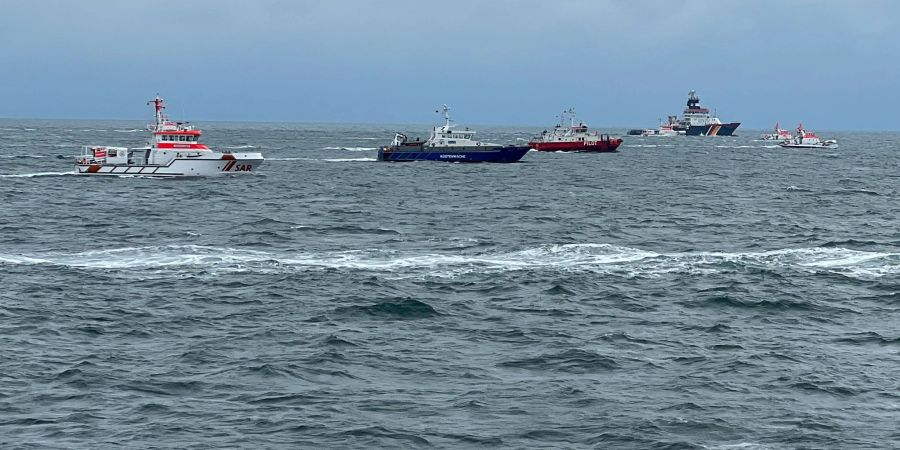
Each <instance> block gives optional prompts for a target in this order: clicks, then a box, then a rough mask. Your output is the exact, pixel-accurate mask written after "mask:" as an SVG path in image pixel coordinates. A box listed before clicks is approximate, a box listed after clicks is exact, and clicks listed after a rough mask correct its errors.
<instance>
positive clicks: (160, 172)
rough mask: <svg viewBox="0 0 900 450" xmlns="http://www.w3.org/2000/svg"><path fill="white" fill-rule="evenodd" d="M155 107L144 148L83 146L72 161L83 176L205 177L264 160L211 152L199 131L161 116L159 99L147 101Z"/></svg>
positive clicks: (249, 168) (242, 170)
mask: <svg viewBox="0 0 900 450" xmlns="http://www.w3.org/2000/svg"><path fill="white" fill-rule="evenodd" d="M147 104H148V105H149V104H153V105H154V106H155V107H156V123H154V124H150V125H148V126H147V128H148V129H149V130H150V132H151V133H152V136H151V138H150V142H149V143H148V144H147V146H145V147H138V148H125V147H109V146H85V147H82V151H81V155H79V156H78V157H77V158H76V160H75V169H76V171H77V172H78V173H79V174H83V175H120V176H121V175H127V176H144V177H208V176H219V175H230V174H238V173H248V172H252V171H254V170H256V169H257V168H259V166H260V165H262V163H263V161H265V159H264V158H263V156H262V154H261V153H232V152H215V151H212V150H211V149H210V148H209V147H207V146H206V145H205V144H202V143H200V134H201V132H200V130H199V129H197V128H196V127H194V126H192V125H188V124H187V123H185V122H172V121H170V120H169V118H168V117H167V116H166V115H165V114H164V113H163V110H164V109H165V108H166V106H165V104H164V103H163V99H161V98H160V97H159V96H157V97H156V98H155V99H153V100H151V101H149V102H147Z"/></svg>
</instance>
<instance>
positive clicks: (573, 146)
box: [528, 139, 622, 152]
mask: <svg viewBox="0 0 900 450" xmlns="http://www.w3.org/2000/svg"><path fill="white" fill-rule="evenodd" d="M619 145H622V140H621V139H610V140H608V141H597V142H594V143H589V142H588V143H586V142H581V141H579V142H534V141H532V142H529V143H528V146H529V147H531V148H533V149H535V150H537V151H539V152H614V151H616V149H617V148H619Z"/></svg>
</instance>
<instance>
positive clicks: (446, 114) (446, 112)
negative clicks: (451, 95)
mask: <svg viewBox="0 0 900 450" xmlns="http://www.w3.org/2000/svg"><path fill="white" fill-rule="evenodd" d="M435 112H436V113H442V115H443V116H444V120H446V121H447V123H446V125H445V126H447V127H449V126H450V122H452V121H451V120H450V107H449V106H447V104H446V103H444V105H443V106H441V109H439V110H436V111H435Z"/></svg>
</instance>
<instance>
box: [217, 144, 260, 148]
mask: <svg viewBox="0 0 900 450" xmlns="http://www.w3.org/2000/svg"><path fill="white" fill-rule="evenodd" d="M225 148H232V149H237V148H256V147H255V146H253V145H249V144H247V145H233V146H226V147H225Z"/></svg>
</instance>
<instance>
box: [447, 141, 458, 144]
mask: <svg viewBox="0 0 900 450" xmlns="http://www.w3.org/2000/svg"><path fill="white" fill-rule="evenodd" d="M447 143H448V144H455V143H456V141H447Z"/></svg>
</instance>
